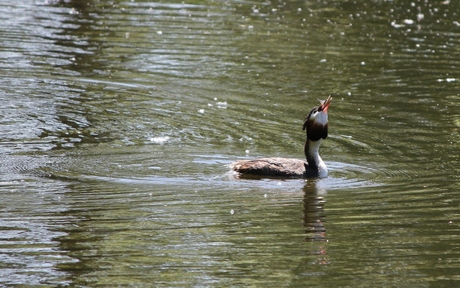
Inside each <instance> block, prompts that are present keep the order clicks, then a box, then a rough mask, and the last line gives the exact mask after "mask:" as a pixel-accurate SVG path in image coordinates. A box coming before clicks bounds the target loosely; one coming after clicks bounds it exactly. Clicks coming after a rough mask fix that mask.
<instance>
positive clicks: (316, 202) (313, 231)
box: [303, 179, 327, 241]
mask: <svg viewBox="0 0 460 288" xmlns="http://www.w3.org/2000/svg"><path fill="white" fill-rule="evenodd" d="M316 181H317V179H311V180H307V181H306V184H305V186H304V187H303V191H304V193H305V194H304V198H303V208H304V209H303V212H304V219H303V225H304V227H305V233H306V234H307V236H306V239H307V241H327V238H326V227H325V226H324V222H325V216H324V204H325V203H326V201H325V200H324V197H323V195H325V194H326V193H327V191H326V189H324V188H318V187H317V185H316Z"/></svg>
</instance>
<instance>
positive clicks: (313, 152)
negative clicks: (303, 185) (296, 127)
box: [306, 139, 328, 178]
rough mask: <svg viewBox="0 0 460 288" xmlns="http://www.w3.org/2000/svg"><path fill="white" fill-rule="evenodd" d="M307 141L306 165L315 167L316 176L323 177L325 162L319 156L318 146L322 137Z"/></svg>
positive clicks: (325, 172) (324, 174)
mask: <svg viewBox="0 0 460 288" xmlns="http://www.w3.org/2000/svg"><path fill="white" fill-rule="evenodd" d="M307 141H308V144H307V145H308V151H306V152H307V155H306V157H307V161H308V166H309V167H312V168H313V167H317V168H318V176H319V177H321V178H323V177H327V174H328V172H327V167H326V164H325V163H324V161H323V159H321V156H319V146H320V145H321V142H322V141H323V140H322V139H320V140H318V141H310V140H307Z"/></svg>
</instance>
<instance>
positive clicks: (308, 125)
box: [230, 96, 332, 178]
mask: <svg viewBox="0 0 460 288" xmlns="http://www.w3.org/2000/svg"><path fill="white" fill-rule="evenodd" d="M331 100H332V97H331V96H329V97H328V98H327V99H326V100H323V101H321V100H320V105H319V106H316V107H314V108H313V109H311V111H310V113H308V116H307V117H306V118H305V122H304V123H303V130H306V136H307V139H306V140H305V147H304V151H305V157H306V158H307V161H305V160H299V159H292V158H279V157H275V158H260V159H256V160H240V161H236V162H233V163H231V164H230V167H231V168H232V169H233V171H236V172H238V173H240V175H245V174H249V175H260V176H275V177H286V178H309V177H320V178H324V177H327V167H326V164H324V162H323V160H322V159H321V157H320V156H319V146H320V144H321V142H322V141H323V139H326V137H327V126H328V119H327V110H328V109H329V105H330V104H331Z"/></svg>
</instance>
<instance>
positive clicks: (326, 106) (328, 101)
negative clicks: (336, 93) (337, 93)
mask: <svg viewBox="0 0 460 288" xmlns="http://www.w3.org/2000/svg"><path fill="white" fill-rule="evenodd" d="M331 101H332V96H330V95H329V97H327V99H326V100H323V101H320V102H321V109H320V110H321V111H324V112H326V113H327V109H329V105H331Z"/></svg>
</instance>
